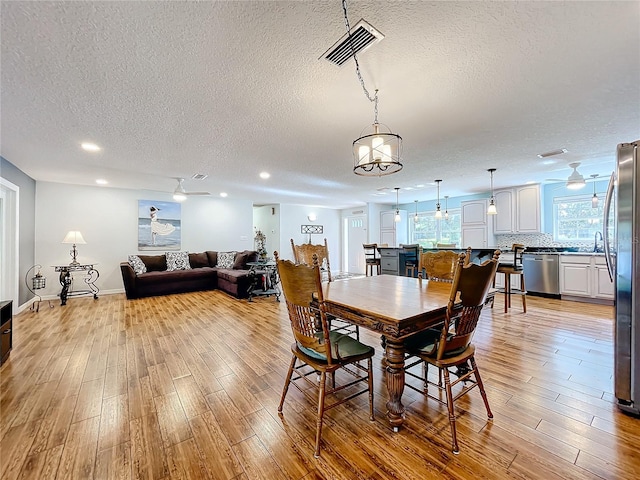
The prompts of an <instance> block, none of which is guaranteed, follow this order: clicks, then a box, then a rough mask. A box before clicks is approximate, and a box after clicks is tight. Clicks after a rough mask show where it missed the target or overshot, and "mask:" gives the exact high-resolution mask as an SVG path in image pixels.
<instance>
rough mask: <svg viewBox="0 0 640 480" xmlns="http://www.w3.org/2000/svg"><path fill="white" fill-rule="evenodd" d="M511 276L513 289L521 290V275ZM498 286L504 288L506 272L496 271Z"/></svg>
mask: <svg viewBox="0 0 640 480" xmlns="http://www.w3.org/2000/svg"><path fill="white" fill-rule="evenodd" d="M510 278H511V280H510V283H511V290H514V291H515V290H520V278H521V277H520V275H511V276H510ZM525 287H526V285H525ZM496 288H504V273H500V272H496Z"/></svg>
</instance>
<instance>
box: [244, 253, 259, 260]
mask: <svg viewBox="0 0 640 480" xmlns="http://www.w3.org/2000/svg"><path fill="white" fill-rule="evenodd" d="M244 253H246V254H247V262H257V261H258V252H256V251H255V250H245V251H244Z"/></svg>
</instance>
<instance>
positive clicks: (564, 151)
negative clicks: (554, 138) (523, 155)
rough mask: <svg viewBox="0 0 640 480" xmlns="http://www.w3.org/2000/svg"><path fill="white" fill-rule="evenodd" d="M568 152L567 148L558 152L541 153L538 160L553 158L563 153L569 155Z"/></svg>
mask: <svg viewBox="0 0 640 480" xmlns="http://www.w3.org/2000/svg"><path fill="white" fill-rule="evenodd" d="M567 152H568V150H567V149H566V148H559V149H558V150H552V151H550V152H545V153H539V154H538V158H547V157H553V156H555V155H562V154H563V153H567Z"/></svg>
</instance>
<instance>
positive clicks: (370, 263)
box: [362, 243, 382, 277]
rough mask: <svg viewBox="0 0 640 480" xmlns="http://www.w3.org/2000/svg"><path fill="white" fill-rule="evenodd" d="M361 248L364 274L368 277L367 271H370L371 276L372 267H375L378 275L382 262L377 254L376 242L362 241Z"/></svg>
mask: <svg viewBox="0 0 640 480" xmlns="http://www.w3.org/2000/svg"><path fill="white" fill-rule="evenodd" d="M362 248H363V249H364V265H365V275H366V276H367V277H368V276H369V272H371V276H373V268H374V267H375V268H376V272H377V274H378V275H380V271H381V268H382V264H381V259H380V256H379V255H378V244H376V243H363V244H362Z"/></svg>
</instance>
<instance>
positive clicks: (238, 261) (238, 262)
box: [233, 252, 249, 270]
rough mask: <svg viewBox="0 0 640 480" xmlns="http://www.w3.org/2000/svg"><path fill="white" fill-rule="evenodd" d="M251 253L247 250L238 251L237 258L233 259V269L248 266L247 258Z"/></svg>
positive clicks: (242, 268)
mask: <svg viewBox="0 0 640 480" xmlns="http://www.w3.org/2000/svg"><path fill="white" fill-rule="evenodd" d="M248 257H249V254H248V253H246V252H238V253H236V258H235V260H234V261H233V269H234V270H244V269H245V268H246V266H247V265H246V263H247V258H248Z"/></svg>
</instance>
